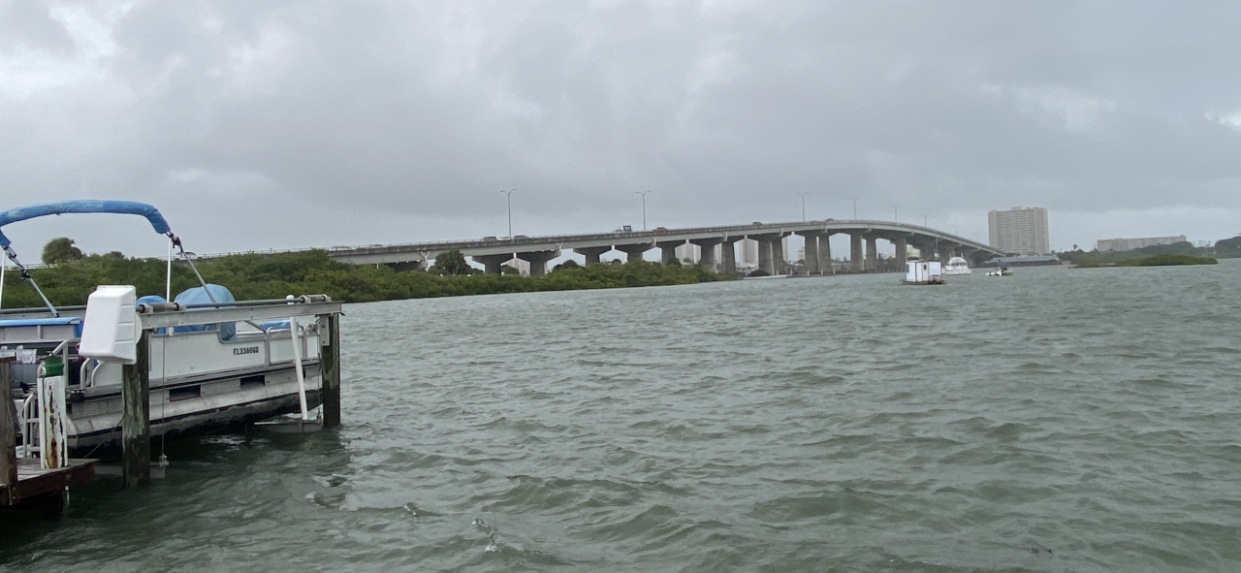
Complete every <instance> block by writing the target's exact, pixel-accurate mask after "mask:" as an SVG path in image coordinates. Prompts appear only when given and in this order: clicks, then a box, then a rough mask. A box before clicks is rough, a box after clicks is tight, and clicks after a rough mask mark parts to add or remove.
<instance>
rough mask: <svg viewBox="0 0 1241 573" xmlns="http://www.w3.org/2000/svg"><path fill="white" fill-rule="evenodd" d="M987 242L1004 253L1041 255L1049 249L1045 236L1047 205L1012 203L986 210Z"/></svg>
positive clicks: (1049, 244) (1049, 245)
mask: <svg viewBox="0 0 1241 573" xmlns="http://www.w3.org/2000/svg"><path fill="white" fill-rule="evenodd" d="M987 229H988V231H989V237H990V239H991V246H992V247H995V248H996V250H999V251H1003V252H1005V253H1015V254H1018V255H1041V254H1046V253H1048V252H1050V251H1051V243H1050V242H1049V241H1048V238H1047V209H1044V208H1042V207H1026V208H1024V209H1023V208H1021V207H1013V208H1012V209H1009V210H1007V211H991V212H990V213H987Z"/></svg>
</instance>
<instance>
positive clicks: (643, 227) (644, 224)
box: [634, 190, 650, 231]
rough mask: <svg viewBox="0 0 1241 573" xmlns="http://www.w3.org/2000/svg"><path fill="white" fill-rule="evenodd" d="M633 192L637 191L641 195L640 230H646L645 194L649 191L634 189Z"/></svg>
mask: <svg viewBox="0 0 1241 573" xmlns="http://www.w3.org/2000/svg"><path fill="white" fill-rule="evenodd" d="M634 193H637V194H638V195H641V196H642V230H643V231H645V230H646V194H647V193H650V191H649V190H648V191H634Z"/></svg>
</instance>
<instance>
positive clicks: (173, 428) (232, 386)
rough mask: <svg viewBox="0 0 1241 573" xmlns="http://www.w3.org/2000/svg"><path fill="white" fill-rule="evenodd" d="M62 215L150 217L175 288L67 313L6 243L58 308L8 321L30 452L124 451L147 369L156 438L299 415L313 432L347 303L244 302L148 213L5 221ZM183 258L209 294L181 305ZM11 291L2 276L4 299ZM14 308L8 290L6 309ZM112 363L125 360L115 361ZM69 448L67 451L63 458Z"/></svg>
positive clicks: (2, 219)
mask: <svg viewBox="0 0 1241 573" xmlns="http://www.w3.org/2000/svg"><path fill="white" fill-rule="evenodd" d="M62 213H124V214H134V215H141V216H143V217H145V218H146V219H147V220H148V221H149V222H150V224H151V226H152V227H153V228H154V229H155V231H156V232H157V233H160V234H163V235H166V236H167V237H168V239H169V241H170V245H169V258H168V275H167V279H168V280H167V283H166V284H165V290H164V293H162V294H163V296H159V295H154V294H152V293H144V294H147V295H148V296H143V297H138V296H137V294H139V293H136V289H135V288H134V287H132V286H125V285H116V286H100V287H98V288H97V290H96V291H95V293H94V294H92V295H91V298H90V300H89V302H88V303H87V305H85V306H76V307H60V308H57V307H55V306H54V305H52V303H50V302H48V299H47V297H46V296H44V294H43V292H42V290H40V289H39V287H38V285H37V284H36V283H35V281H34V279H33V278H32V277H30V275H29V273H28V272H26V269H25V268H24V267H23V266H22V264H21V263H20V262H19V261H18V258H17V254H16V253H15V252H14V251H13V249H12V248H11V245H10V241H9V239H8V238H7V237H5V236H4V234H3V233H2V232H0V247H3V248H4V251H5V254H6V255H7V256H8V258H9V260H11V261H13V263H14V264H16V265H17V270H19V271H20V272H21V273H22V276H23V278H25V279H26V281H27V282H29V283H30V285H31V287H33V288H34V289H35V290H36V292H38V294H39V297H40V298H41V299H42V300H43V302H44V303H45V306H46V308H34V309H17V310H5V311H3V313H0V354H8V355H10V356H14V355H15V356H16V361H15V362H14V363H12V364H11V368H10V370H11V376H12V381H11V390H12V397H13V400H14V402H15V405H16V411H17V418H18V422H19V427H20V429H21V434H20V435H21V437H22V444H23V445H22V447H21V448H19V450H21V451H22V452H24V453H25V454H26V455H32V454H31V452H32V451H34V452H35V454H37V455H38V456H39V457H45V456H44V454H40V453H39V451H40V450H43V451H56V450H57V449H59V450H61V451H62V452H63V451H67V450H68V449H73V450H75V451H76V452H79V453H81V452H87V451H94V450H95V449H96V448H99V447H105V448H112V447H119V445H120V443H119V442H120V438H121V433H122V431H121V422H122V393H121V389H122V382H123V381H122V378H123V374H125V372H126V371H127V370H128V371H130V372H131V374H130V376H133V375H134V374H132V372H133V371H135V368H140V367H141V366H140V365H141V364H143V361H145V362H146V364H147V372H148V382H149V397H150V401H149V405H150V411H149V413H148V419H149V424H150V426H149V427H150V435H151V436H172V435H175V434H178V433H182V432H197V431H205V430H212V429H220V428H225V427H235V426H237V425H240V424H245V423H249V422H254V421H258V420H261V419H264V418H271V417H274V416H278V415H282V414H291V413H295V414H300V419H301V420H304V421H307V422H310V421H312V418H311V416H313V415H314V414H315V413H314V412H312V411H311V410H312V409H313V408H316V407H317V406H318V405H319V404H320V401H321V386H320V384H321V378H322V373H321V365H322V364H323V358H322V357H321V349H322V348H324V345H326V344H327V343H328V342H329V341H333V342H334V341H335V338H336V337H334V336H331V335H330V333H331V332H333V331H334V329H335V326H334V325H335V324H336V323H335V317H336V316H337V315H339V313H340V303H339V302H332V301H331V300H330V299H329V298H328V297H326V296H323V295H315V296H301V297H292V296H290V297H288V298H286V299H280V300H267V301H235V300H233V297H232V294H231V293H229V291H228V289H226V288H224V287H222V286H219V285H214V284H208V283H206V282H204V281H203V280H202V276H201V275H199V273H198V270H197V268H195V267H194V263H193V261H192V260H191V258H190V257H187V256H186V253H185V251H184V249H183V248H181V242H180V240H179V239H178V238H177V237H176V236H175V235H174V234H173V233H172V231H171V230H170V229H169V226H168V223H167V222H166V221H165V220H164V218H163V216H162V215H161V214H160V213H159V211H158V210H156V209H155V208H154V207H152V206H150V205H145V204H142V203H132V202H127V201H67V202H61V203H46V204H41V205H32V206H29V207H23V208H18V209H12V210H9V211H5V212H3V213H0V227H3V226H4V225H7V224H10V223H15V222H18V221H23V220H26V219H31V218H34V217H41V216H46V215H59V214H62ZM173 247H176V248H177V249H178V250H180V258H181V259H182V260H184V261H185V263H186V264H188V265H189V266H190V268H191V269H193V271H194V275H195V277H197V278H198V282H199V286H198V287H195V288H191V289H188V290H186V291H184V292H182V293H180V294H178V295H177V296H176V297H175V298H173V300H172V301H171V302H170V301H168V300H166V299H167V298H169V295H170V294H171V292H170V286H171V276H172V270H171V269H172V261H173V256H172V253H173ZM0 272H2V271H0ZM2 285H3V281H2V276H0V289H2V288H3V287H2ZM10 288H12V287H11V286H10ZM2 297H3V290H0V301H2ZM101 317H102V318H101ZM101 332H102V333H103V336H104V339H105V341H108V340H110V341H111V342H108V344H111V345H112V346H109V347H108V348H107V349H106V350H104V351H100V350H99V349H98V347H99V344H98V343H96V342H94V341H95V340H97V339H99V336H100V334H99V333H101ZM118 333H119V334H118ZM84 334H85V335H86V336H85V337H84ZM92 336H93V337H95V338H90V337H92ZM337 336H338V335H337ZM88 342H89V344H88ZM321 342H322V343H323V344H321ZM88 346H89V347H90V348H89V349H88V348H87V347H88ZM336 351H337V352H338V351H339V350H338V347H336ZM329 352H330V351H329ZM111 354H116V356H113V358H116V359H110V358H109V357H107V356H105V355H109V356H110V355H111ZM139 357H140V358H139ZM331 360H332V362H333V363H334V362H335V358H334V357H333V358H332V359H331ZM125 364H136V365H138V366H136V367H131V366H126V365H125ZM337 367H338V366H332V368H337ZM0 407H2V405H0ZM49 412H51V413H50V414H49ZM49 416H52V417H53V418H55V420H53V422H54V423H53V422H49V419H50V418H49ZM58 432H59V433H58ZM60 440H63V444H64V445H65V446H67V447H65V448H56V447H53V446H54V445H55V444H57V443H60ZM61 455H64V454H63V453H62V454H61Z"/></svg>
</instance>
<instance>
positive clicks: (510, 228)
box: [500, 189, 516, 239]
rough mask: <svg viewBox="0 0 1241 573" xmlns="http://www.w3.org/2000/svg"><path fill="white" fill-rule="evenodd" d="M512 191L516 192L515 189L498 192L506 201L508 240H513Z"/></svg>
mask: <svg viewBox="0 0 1241 573" xmlns="http://www.w3.org/2000/svg"><path fill="white" fill-rule="evenodd" d="M513 191H516V189H509V190H507V191H505V190H504V189H501V190H500V192H501V193H503V194H504V195H505V197H506V198H507V199H508V201H507V202H508V238H510V239H512V238H513Z"/></svg>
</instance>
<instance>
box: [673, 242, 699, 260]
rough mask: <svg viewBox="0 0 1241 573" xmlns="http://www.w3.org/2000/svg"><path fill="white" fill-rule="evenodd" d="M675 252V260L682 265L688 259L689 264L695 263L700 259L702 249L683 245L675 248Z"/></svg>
mask: <svg viewBox="0 0 1241 573" xmlns="http://www.w3.org/2000/svg"><path fill="white" fill-rule="evenodd" d="M675 252H676V255H677V260H678V261H681V262H682V263H684V262H685V261H686V259H688V260H689V262H690V263H696V262H698V261H699V260H700V259H702V247H699V246H698V245H695V244H693V243H685V244H684V245H681V246H679V247H677V248H676V251H675Z"/></svg>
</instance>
